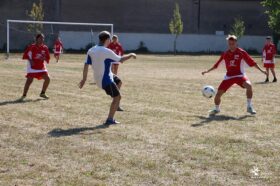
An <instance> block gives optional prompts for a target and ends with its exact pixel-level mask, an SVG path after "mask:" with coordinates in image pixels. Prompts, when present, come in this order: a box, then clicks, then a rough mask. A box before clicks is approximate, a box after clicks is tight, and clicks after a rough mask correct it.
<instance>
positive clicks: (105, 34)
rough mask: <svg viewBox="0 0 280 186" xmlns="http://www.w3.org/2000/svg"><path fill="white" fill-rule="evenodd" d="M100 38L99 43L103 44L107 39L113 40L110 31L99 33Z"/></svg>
mask: <svg viewBox="0 0 280 186" xmlns="http://www.w3.org/2000/svg"><path fill="white" fill-rule="evenodd" d="M98 37H99V41H100V42H101V43H104V42H105V41H106V40H107V39H110V38H111V34H110V33H109V32H108V31H102V32H100V33H99V35H98Z"/></svg>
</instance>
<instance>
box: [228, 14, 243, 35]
mask: <svg viewBox="0 0 280 186" xmlns="http://www.w3.org/2000/svg"><path fill="white" fill-rule="evenodd" d="M245 29H246V28H245V22H244V21H243V19H242V17H237V18H235V19H234V23H233V25H232V27H231V31H230V34H234V35H235V36H236V37H237V38H241V37H242V36H243V35H244V33H245Z"/></svg>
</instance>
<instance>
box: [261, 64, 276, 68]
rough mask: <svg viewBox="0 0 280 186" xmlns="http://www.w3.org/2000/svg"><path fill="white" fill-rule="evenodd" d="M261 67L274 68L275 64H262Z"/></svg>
mask: <svg viewBox="0 0 280 186" xmlns="http://www.w3.org/2000/svg"><path fill="white" fill-rule="evenodd" d="M263 67H264V68H275V64H274V63H264V64H263Z"/></svg>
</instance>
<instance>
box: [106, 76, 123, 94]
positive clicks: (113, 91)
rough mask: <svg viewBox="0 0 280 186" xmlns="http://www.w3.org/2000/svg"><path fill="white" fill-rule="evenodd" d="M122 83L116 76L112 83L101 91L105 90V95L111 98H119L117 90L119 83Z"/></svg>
mask: <svg viewBox="0 0 280 186" xmlns="http://www.w3.org/2000/svg"><path fill="white" fill-rule="evenodd" d="M121 82H122V81H121V80H120V78H118V76H114V83H111V84H110V85H107V86H106V87H104V88H103V89H104V90H105V92H106V94H107V95H109V96H111V97H112V98H114V97H117V96H119V95H120V94H121V93H120V90H119V88H118V86H117V85H118V84H119V83H121Z"/></svg>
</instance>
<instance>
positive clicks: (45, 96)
mask: <svg viewBox="0 0 280 186" xmlns="http://www.w3.org/2000/svg"><path fill="white" fill-rule="evenodd" d="M40 97H41V98H44V99H49V97H48V96H47V95H46V94H45V93H43V94H40Z"/></svg>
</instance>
